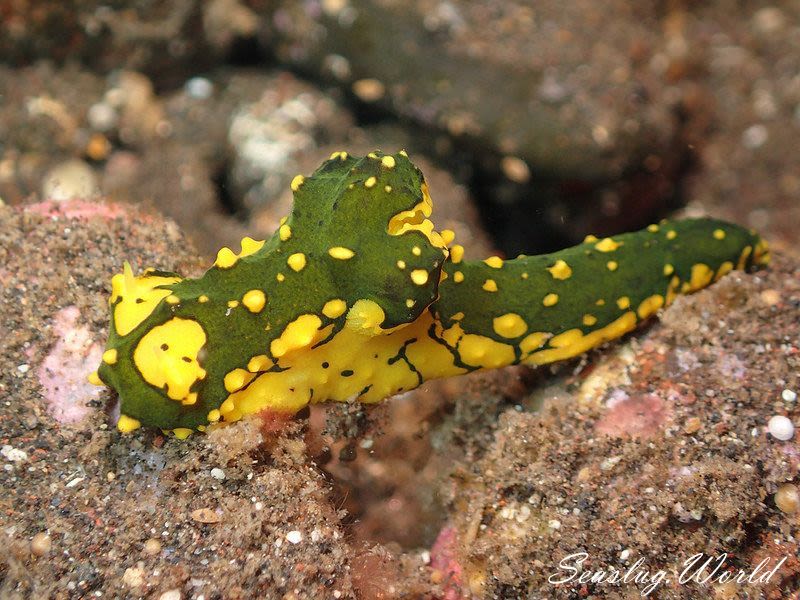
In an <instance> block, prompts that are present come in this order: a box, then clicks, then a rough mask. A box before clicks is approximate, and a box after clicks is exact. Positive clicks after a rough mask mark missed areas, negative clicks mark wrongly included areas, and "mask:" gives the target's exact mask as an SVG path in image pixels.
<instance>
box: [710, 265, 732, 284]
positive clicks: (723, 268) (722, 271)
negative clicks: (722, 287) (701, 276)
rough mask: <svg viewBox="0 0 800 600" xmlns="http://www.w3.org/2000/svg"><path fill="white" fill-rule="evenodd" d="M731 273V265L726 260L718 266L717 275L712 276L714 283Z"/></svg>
mask: <svg viewBox="0 0 800 600" xmlns="http://www.w3.org/2000/svg"><path fill="white" fill-rule="evenodd" d="M731 271H733V263H732V262H731V261H729V260H726V261H725V262H724V263H722V264H721V265H720V266H719V269H717V274H716V275H715V276H714V281H717V280H719V279H721V278H722V277H725V275H727V274H728V273H730V272H731Z"/></svg>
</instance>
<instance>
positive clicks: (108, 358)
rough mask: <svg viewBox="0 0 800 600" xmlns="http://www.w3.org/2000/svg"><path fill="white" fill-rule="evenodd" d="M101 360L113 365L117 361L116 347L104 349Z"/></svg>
mask: <svg viewBox="0 0 800 600" xmlns="http://www.w3.org/2000/svg"><path fill="white" fill-rule="evenodd" d="M103 362H104V363H106V364H107V365H113V364H116V362H117V350H116V348H111V349H110V350H106V351H105V352H103Z"/></svg>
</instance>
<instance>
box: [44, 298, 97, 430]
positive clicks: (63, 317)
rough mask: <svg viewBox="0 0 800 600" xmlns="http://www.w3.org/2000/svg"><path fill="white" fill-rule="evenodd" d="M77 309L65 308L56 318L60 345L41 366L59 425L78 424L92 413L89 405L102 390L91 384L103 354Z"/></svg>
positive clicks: (55, 334) (48, 399) (50, 408)
mask: <svg viewBox="0 0 800 600" xmlns="http://www.w3.org/2000/svg"><path fill="white" fill-rule="evenodd" d="M82 322H83V320H82V319H81V313H80V311H79V310H78V307H76V306H68V307H66V308H62V309H61V310H60V311H58V312H57V313H56V314H55V317H54V318H53V327H52V333H53V337H54V338H56V340H57V341H56V343H55V345H53V347H52V348H51V349H50V352H49V353H48V355H47V356H46V357H45V359H44V360H43V361H42V364H41V366H40V367H39V371H38V376H39V384H40V385H41V386H42V394H43V396H44V398H45V401H46V402H47V408H48V411H49V412H50V414H51V415H52V416H53V418H54V419H56V421H58V422H59V423H75V422H77V421H80V420H81V419H83V418H84V417H86V416H87V415H88V414H89V408H88V407H87V405H86V404H87V402H88V401H89V400H94V399H96V398H98V397H99V396H100V393H101V392H100V390H99V389H98V388H97V387H95V386H93V385H92V384H90V383H89V382H88V381H87V376H88V375H89V373H91V372H92V371H93V370H94V367H95V365H96V364H97V362H98V361H99V360H100V357H101V355H102V347H101V346H100V344H98V343H96V342H95V341H94V336H93V335H92V332H91V330H89V328H88V327H86V326H84V325H82V324H81V323H82Z"/></svg>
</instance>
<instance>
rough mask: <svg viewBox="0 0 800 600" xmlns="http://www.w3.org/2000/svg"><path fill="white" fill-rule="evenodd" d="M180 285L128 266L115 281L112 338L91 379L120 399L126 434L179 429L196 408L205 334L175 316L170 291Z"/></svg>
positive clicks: (164, 275) (174, 299)
mask: <svg viewBox="0 0 800 600" xmlns="http://www.w3.org/2000/svg"><path fill="white" fill-rule="evenodd" d="M179 281H180V277H178V276H176V275H174V274H172V273H163V272H158V271H154V270H152V269H148V270H147V271H145V272H144V273H143V274H141V275H138V276H135V275H134V274H133V271H132V269H131V267H130V265H128V264H127V263H126V264H125V267H124V270H123V272H122V273H120V274H117V275H115V276H114V277H113V278H112V280H111V288H112V292H111V297H110V299H109V304H110V312H111V326H110V331H109V338H108V342H107V344H106V350H105V352H104V353H103V360H102V363H101V365H100V367H99V368H98V370H97V373H95V374H93V375H92V377H91V379H93V381H94V383H102V384H105V385H108V386H110V387H112V388H114V389H115V390H117V392H118V393H119V394H120V411H121V416H120V420H119V422H118V428H119V429H120V430H122V431H130V430H132V429H136V428H137V427H138V426H139V425H140V424H143V423H144V424H147V425H156V426H160V427H165V428H172V427H175V424H176V423H180V422H182V420H186V417H187V413H189V412H191V411H192V409H193V408H194V405H196V404H197V401H198V391H197V390H198V388H199V386H200V384H201V383H202V381H203V380H204V379H205V378H206V371H205V369H204V368H203V366H202V363H203V359H204V352H205V351H204V346H205V343H206V333H205V331H204V330H203V327H202V326H201V325H200V323H199V322H198V321H197V320H195V319H192V318H187V317H177V316H175V315H174V310H173V309H174V307H175V306H176V305H177V304H178V301H177V297H176V296H175V295H173V293H172V290H171V286H172V285H173V284H175V283H177V282H179ZM198 408H199V407H198ZM203 416H205V414H203ZM192 420H193V419H192V418H191V417H189V421H192ZM186 431H188V429H186ZM182 432H183V428H178V430H176V433H177V434H178V435H180V434H181V433H182Z"/></svg>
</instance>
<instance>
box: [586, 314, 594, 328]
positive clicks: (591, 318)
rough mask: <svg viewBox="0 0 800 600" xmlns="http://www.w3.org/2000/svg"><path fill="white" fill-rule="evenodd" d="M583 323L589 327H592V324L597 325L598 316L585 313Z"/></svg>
mask: <svg viewBox="0 0 800 600" xmlns="http://www.w3.org/2000/svg"><path fill="white" fill-rule="evenodd" d="M583 324H584V325H586V326H587V327H591V326H592V325H596V324H597V317H595V316H594V315H590V314H585V315H583Z"/></svg>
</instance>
